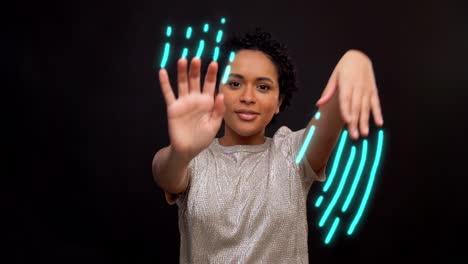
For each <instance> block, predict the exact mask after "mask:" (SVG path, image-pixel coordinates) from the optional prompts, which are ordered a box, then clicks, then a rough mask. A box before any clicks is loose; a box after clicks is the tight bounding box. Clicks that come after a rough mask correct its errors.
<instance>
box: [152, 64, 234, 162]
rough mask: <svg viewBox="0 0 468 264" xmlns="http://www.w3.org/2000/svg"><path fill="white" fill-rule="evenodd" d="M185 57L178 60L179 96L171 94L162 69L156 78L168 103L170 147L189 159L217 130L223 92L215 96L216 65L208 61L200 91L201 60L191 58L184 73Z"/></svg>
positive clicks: (222, 108) (221, 109)
mask: <svg viewBox="0 0 468 264" xmlns="http://www.w3.org/2000/svg"><path fill="white" fill-rule="evenodd" d="M187 64H188V63H187V60H185V59H180V60H179V61H178V62H177V75H178V76H177V82H178V98H177V99H176V98H175V96H174V92H173V91H172V88H171V85H170V83H169V77H168V74H167V71H166V70H165V69H161V70H160V71H159V81H160V84H161V90H162V92H163V95H164V99H165V101H166V105H167V119H168V128H169V137H170V140H171V147H172V150H173V151H175V152H176V153H178V154H179V155H181V156H183V157H186V158H188V159H191V158H193V157H195V156H196V155H197V154H198V153H200V152H201V151H202V150H203V149H205V148H207V147H208V146H209V145H210V143H211V142H212V141H213V139H214V137H215V136H216V133H217V132H218V130H219V128H220V126H221V121H222V119H223V115H224V110H225V108H224V99H223V95H222V94H218V95H217V96H216V98H215V97H214V90H215V86H216V74H217V71H218V65H217V63H216V62H211V63H210V65H209V66H208V71H207V73H206V76H205V81H204V84H203V92H201V90H200V68H201V61H200V59H197V58H195V59H193V60H192V62H191V63H190V70H189V73H187Z"/></svg>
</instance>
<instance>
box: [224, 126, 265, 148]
mask: <svg viewBox="0 0 468 264" xmlns="http://www.w3.org/2000/svg"><path fill="white" fill-rule="evenodd" d="M265 140H266V139H265V130H263V131H261V132H260V133H257V134H254V135H250V136H241V135H239V134H237V133H236V132H234V131H233V130H232V129H230V128H228V127H227V126H224V136H222V137H220V138H219V139H218V143H219V144H220V145H222V146H225V147H230V146H235V145H260V144H263V143H265Z"/></svg>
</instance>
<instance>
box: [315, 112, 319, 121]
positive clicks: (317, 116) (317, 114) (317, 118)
mask: <svg viewBox="0 0 468 264" xmlns="http://www.w3.org/2000/svg"><path fill="white" fill-rule="evenodd" d="M314 117H315V119H316V120H319V119H320V112H317V113H316V114H315V116H314Z"/></svg>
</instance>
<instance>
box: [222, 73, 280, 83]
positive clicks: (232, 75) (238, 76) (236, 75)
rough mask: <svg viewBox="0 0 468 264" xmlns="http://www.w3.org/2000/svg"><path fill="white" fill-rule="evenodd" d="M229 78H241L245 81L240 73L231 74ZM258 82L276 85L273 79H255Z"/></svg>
mask: <svg viewBox="0 0 468 264" xmlns="http://www.w3.org/2000/svg"><path fill="white" fill-rule="evenodd" d="M229 77H235V78H239V79H245V78H244V76H242V75H241V74H238V73H230V74H229ZM255 80H256V81H268V82H271V83H275V82H274V81H273V80H272V79H271V78H268V77H258V78H256V79H255Z"/></svg>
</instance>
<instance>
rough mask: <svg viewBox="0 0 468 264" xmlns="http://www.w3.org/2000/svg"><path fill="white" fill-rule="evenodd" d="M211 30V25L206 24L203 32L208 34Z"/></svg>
mask: <svg viewBox="0 0 468 264" xmlns="http://www.w3.org/2000/svg"><path fill="white" fill-rule="evenodd" d="M209 29H210V25H208V23H206V24H205V25H204V26H203V32H208V30H209Z"/></svg>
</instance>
